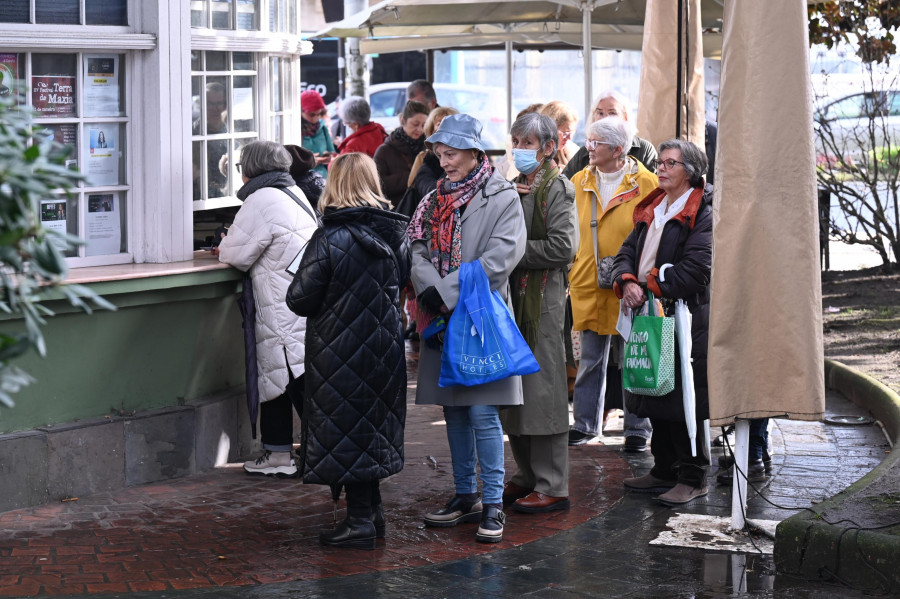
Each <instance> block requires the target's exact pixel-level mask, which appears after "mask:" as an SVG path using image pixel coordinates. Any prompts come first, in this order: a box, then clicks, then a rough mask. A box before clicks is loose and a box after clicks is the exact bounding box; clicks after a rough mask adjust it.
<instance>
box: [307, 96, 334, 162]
mask: <svg viewBox="0 0 900 599" xmlns="http://www.w3.org/2000/svg"><path fill="white" fill-rule="evenodd" d="M327 116H328V111H327V110H326V109H325V100H323V99H322V96H321V95H319V92H317V91H316V90H314V89H308V90H306V91H305V92H303V93H302V94H300V124H301V126H300V128H301V130H302V133H303V143H302V145H303V147H304V148H306V149H307V150H309V151H311V152H312V153H313V154H315V156H316V169H315V170H316V172H317V173H319V174H320V175H322V176H323V177H327V176H328V164H329V163H330V162H331V158H332V156H334V153H335V149H334V141H332V139H331V133H329V132H328V127H326V126H325V120H324V119H325V117H327Z"/></svg>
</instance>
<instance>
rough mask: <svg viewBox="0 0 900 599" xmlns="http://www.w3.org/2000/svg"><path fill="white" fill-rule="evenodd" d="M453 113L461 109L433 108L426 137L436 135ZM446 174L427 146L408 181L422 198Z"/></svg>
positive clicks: (426, 126) (427, 123) (426, 127)
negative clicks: (442, 122)
mask: <svg viewBox="0 0 900 599" xmlns="http://www.w3.org/2000/svg"><path fill="white" fill-rule="evenodd" d="M451 114H459V111H458V110H457V109H455V108H451V107H449V106H438V107H437V108H435V109H434V110H432V111H431V114H429V115H428V119H427V120H426V121H425V136H424V137H425V139H428V138H429V137H431V136H432V135H434V132H435V131H437V130H438V127H440V126H441V121H443V120H444V117H447V116H450V115H451ZM444 175H446V173H445V172H444V169H442V168H441V161H440V159H439V158H438V157H437V156H435V154H434V152H432V151H431V150H429V149H428V148H425V149H424V150H423V151H421V152H419V155H418V156H416V161H415V162H414V163H413V167H412V171H411V173H410V181H408V183H409V186H410V187H413V186H415V188H416V191H417V192H418V196H419V199H420V200H421V199H422V198H424V197H425V196H427V195H428V194H429V193H431V192H432V191H434V190H435V189H436V188H437V182H438V179H441V178H442V177H443V176H444ZM413 211H415V207H413Z"/></svg>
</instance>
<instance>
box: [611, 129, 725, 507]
mask: <svg viewBox="0 0 900 599" xmlns="http://www.w3.org/2000/svg"><path fill="white" fill-rule="evenodd" d="M707 164H708V163H707V159H706V154H704V153H703V150H701V149H700V148H698V147H697V146H696V145H694V144H693V143H691V142H689V141H683V140H680V139H671V140H669V141H667V142H664V143H662V144H661V145H660V146H659V160H658V161H657V168H658V172H659V188H657V189H655V190H653V191H652V192H651V193H650V195H649V196H647V198H646V199H644V200H643V201H641V202H640V204H638V206H637V207H636V208H635V210H634V223H635V224H634V230H633V231H632V232H631V234H630V235H629V236H628V238H627V239H626V240H625V243H623V244H622V249H620V250H619V253H618V255H617V256H616V260H615V266H614V269H613V274H614V277H615V293H616V295H617V296H618V297H620V298H622V300H623V303H624V305H625V307H627V308H631V309H633V310H637V309H639V308H641V307H642V306H643V305H644V302H645V301H646V300H647V291H651V292H652V293H653V295H655V296H656V297H657V298H661V299H662V304H663V307H664V309H665V312H666V315H667V316H671V315H672V314H673V312H674V302H673V301H672V300H676V299H681V300H685V301H686V302H687V305H688V309H689V310H690V311H691V314H692V316H693V319H692V324H691V337H692V340H693V349H692V352H691V360H692V364H693V370H694V388H695V392H696V400H697V409H696V420H697V422H698V423H700V424H701V425H702V423H703V421H704V420H706V419H707V418H709V393H708V390H707V383H706V352H707V344H708V330H709V280H710V266H711V263H712V186H706V185H705V182H704V180H703V177H704V175H705V174H706V171H707ZM680 361H681V360H680V357H679V355H678V352H677V351H676V352H675V390H674V391H672V392H671V393H669V394H668V395H665V396H663V397H649V396H645V395H632V394H631V393H628V392H627V391H626V392H625V402H626V405H627V406H628V408H629V409H630V410H631V411H633V412H634V413H635V414H636V415H638V416H641V417H645V418H649V419H650V423H651V424H652V425H653V437H652V439H651V442H650V451H651V452H652V453H653V468H652V469H651V470H650V472H649V473H647V474H645V475H644V476H639V477H636V478H628V479H625V481H624V484H625V487H627V488H628V489H631V490H632V491H637V492H642V493H662V494H661V495H660V496H659V497H658V499H659V501H661V502H662V503H664V504H666V505H670V506H676V505H684V504H687V503H690V502H691V501H693V500H695V499H698V498H700V497H703V496H705V495H706V494H707V486H706V470H707V468H708V467H709V456H708V455H706V444H705V443H704V442H703V441H702V436H698V438H697V440H696V441H695V443H694V445H695V455H694V456H692V455H691V441H690V437H689V436H688V429H687V424H686V423H685V419H684V408H683V407H682V397H681V368H680ZM698 430H702V428H698Z"/></svg>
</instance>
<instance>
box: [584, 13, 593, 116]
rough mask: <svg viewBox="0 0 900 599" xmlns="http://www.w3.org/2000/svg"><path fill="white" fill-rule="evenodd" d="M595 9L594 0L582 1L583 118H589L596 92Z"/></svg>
mask: <svg viewBox="0 0 900 599" xmlns="http://www.w3.org/2000/svg"><path fill="white" fill-rule="evenodd" d="M593 10H594V3H593V2H582V3H581V47H582V54H584V114H583V115H582V118H583V119H585V121H584V122H587V119H588V118H590V116H591V96H592V95H593V92H594V84H593V81H591V76H592V75H593V72H594V65H593V64H592V62H593V54H592V51H591V50H592V47H591V13H592V12H593Z"/></svg>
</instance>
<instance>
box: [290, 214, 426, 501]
mask: <svg viewBox="0 0 900 599" xmlns="http://www.w3.org/2000/svg"><path fill="white" fill-rule="evenodd" d="M322 221H323V222H322V228H321V229H319V230H318V231H316V233H315V234H314V235H313V237H312V239H311V240H310V242H309V246H308V247H307V249H306V251H305V253H304V255H303V258H302V260H301V262H300V266H299V269H298V271H297V274H296V276H295V277H294V280H293V282H292V283H291V285H290V288H289V289H288V292H287V305H288V307H290V309H291V310H293V311H294V312H295V313H296V314H299V315H301V316H306V317H307V333H306V349H307V353H306V379H305V390H306V397H305V398H304V406H303V433H302V438H301V449H300V455H301V470H302V472H303V480H304V482H307V483H317V484H329V485H333V484H338V483H343V484H346V483H360V482H368V481H372V480H378V479H381V478H385V477H387V476H390V475H391V474H394V473H396V472H399V471H400V470H401V469H402V468H403V428H404V424H405V421H406V358H405V354H404V345H403V325H402V323H401V318H400V309H401V308H400V290H401V289H402V288H403V285H404V283H405V282H406V280H407V279H408V278H409V269H410V255H409V241H408V239H407V237H406V225H407V222H408V219H407V218H406V217H405V216H402V215H399V214H396V213H394V212H389V211H387V210H379V209H377V208H370V207H362V208H343V209H340V210H337V209H333V208H329V209H327V210H326V211H325V215H324V217H323V219H322Z"/></svg>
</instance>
